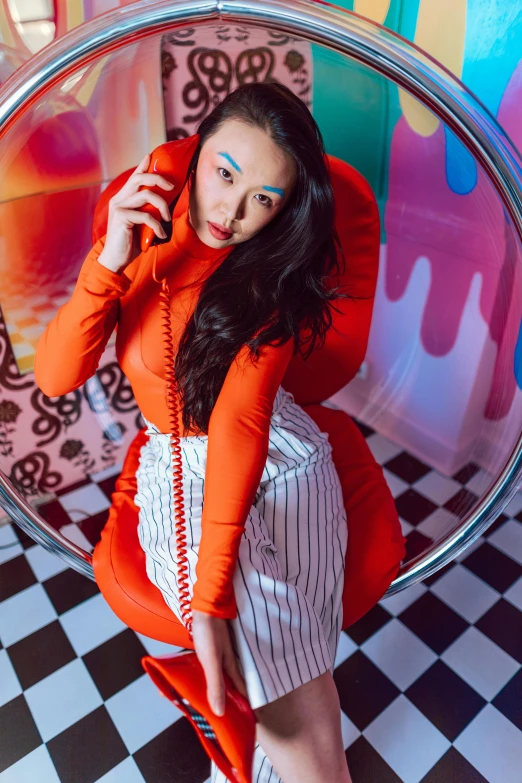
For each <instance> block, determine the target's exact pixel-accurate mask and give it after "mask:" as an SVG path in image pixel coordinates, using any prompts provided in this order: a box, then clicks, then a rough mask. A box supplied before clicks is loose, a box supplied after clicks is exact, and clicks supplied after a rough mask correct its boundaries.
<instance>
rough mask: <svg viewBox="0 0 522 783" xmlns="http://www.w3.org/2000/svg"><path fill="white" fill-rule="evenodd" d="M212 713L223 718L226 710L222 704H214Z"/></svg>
mask: <svg viewBox="0 0 522 783" xmlns="http://www.w3.org/2000/svg"><path fill="white" fill-rule="evenodd" d="M212 712H213V713H214V714H215V715H219V717H221V716H222V715H224V714H225V710H224V708H223V706H222V705H221V704H218V703H217V702H214V703H213V706H212Z"/></svg>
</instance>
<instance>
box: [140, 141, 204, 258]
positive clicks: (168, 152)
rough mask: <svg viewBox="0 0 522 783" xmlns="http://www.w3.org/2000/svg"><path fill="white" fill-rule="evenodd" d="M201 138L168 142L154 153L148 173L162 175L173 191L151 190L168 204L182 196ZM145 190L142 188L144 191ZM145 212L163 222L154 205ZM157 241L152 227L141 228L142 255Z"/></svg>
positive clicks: (144, 210) (148, 205)
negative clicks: (170, 183) (171, 185)
mask: <svg viewBox="0 0 522 783" xmlns="http://www.w3.org/2000/svg"><path fill="white" fill-rule="evenodd" d="M199 141H200V136H199V134H198V133H195V134H194V135H193V136H189V137H188V138H187V139H180V140H178V141H168V142H167V143H166V144H161V145H160V146H159V147H156V149H155V150H153V151H152V153H151V156H150V164H149V168H148V172H149V173H152V174H161V175H162V176H163V177H165V178H166V179H168V180H169V182H172V184H173V185H174V187H173V188H172V190H163V189H162V188H158V187H154V188H150V190H152V191H153V192H154V193H157V194H158V195H160V196H162V197H163V198H164V199H165V201H166V202H167V204H169V205H171V204H173V203H174V202H175V201H176V200H177V199H178V198H179V196H180V194H181V191H182V190H183V188H184V187H185V183H186V181H187V174H188V171H189V168H190V164H191V162H192V159H193V158H194V155H195V154H196V151H197V149H198V146H199ZM143 189H144V188H140V190H143ZM142 211H143V212H147V213H148V214H149V215H152V217H154V218H155V219H156V220H159V221H160V222H162V220H163V219H162V216H161V214H160V212H159V210H158V209H157V207H155V206H153V205H152V204H146V205H145V206H144V207H142ZM154 240H157V237H156V234H155V233H154V231H153V230H152V228H150V226H147V225H142V226H140V247H141V251H142V253H146V252H147V250H148V249H149V247H150V246H151V245H152V244H153V242H154Z"/></svg>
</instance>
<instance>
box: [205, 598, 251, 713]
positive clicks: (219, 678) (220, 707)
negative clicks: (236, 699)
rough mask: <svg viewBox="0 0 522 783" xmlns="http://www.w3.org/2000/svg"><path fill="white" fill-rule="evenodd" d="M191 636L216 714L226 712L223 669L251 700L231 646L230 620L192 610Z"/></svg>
mask: <svg viewBox="0 0 522 783" xmlns="http://www.w3.org/2000/svg"><path fill="white" fill-rule="evenodd" d="M192 637H193V640H194V650H195V652H196V655H197V656H198V660H199V662H200V663H201V665H202V667H203V670H204V672H205V680H206V684H207V698H208V701H209V704H210V707H211V709H212V711H213V712H214V713H215V714H216V715H223V714H224V712H225V680H224V677H223V669H225V671H226V672H227V674H228V675H229V676H230V678H231V679H232V681H233V682H234V684H235V686H236V688H237V689H238V690H239V691H240V693H242V694H243V696H245V698H247V699H248V694H247V689H246V685H245V681H244V679H243V677H242V676H241V673H240V671H239V667H238V665H237V661H236V657H235V654H234V650H233V648H232V641H231V639H230V628H229V626H228V620H224V619H222V618H221V617H214V616H213V615H210V614H207V613H206V612H199V611H197V610H193V612H192Z"/></svg>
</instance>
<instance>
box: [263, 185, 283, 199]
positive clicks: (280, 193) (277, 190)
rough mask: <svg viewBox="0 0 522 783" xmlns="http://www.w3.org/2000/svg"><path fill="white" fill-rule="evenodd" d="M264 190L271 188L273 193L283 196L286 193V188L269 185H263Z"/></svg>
mask: <svg viewBox="0 0 522 783" xmlns="http://www.w3.org/2000/svg"><path fill="white" fill-rule="evenodd" d="M263 190H269V191H270V192H271V193H277V194H278V195H279V196H281V198H283V196H284V195H285V192H284V190H281V188H271V187H270V186H269V185H263Z"/></svg>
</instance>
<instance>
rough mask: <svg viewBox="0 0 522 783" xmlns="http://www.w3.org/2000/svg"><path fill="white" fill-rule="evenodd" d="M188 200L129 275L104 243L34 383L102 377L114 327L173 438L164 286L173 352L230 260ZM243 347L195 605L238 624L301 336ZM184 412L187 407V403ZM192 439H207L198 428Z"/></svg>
mask: <svg viewBox="0 0 522 783" xmlns="http://www.w3.org/2000/svg"><path fill="white" fill-rule="evenodd" d="M186 204H187V199H186V198H184V199H180V201H179V202H178V207H177V208H176V210H175V211H174V215H173V231H172V238H171V239H170V240H169V241H168V242H167V243H164V244H161V245H158V246H153V247H152V248H151V249H150V250H149V251H148V252H147V253H144V254H141V255H139V256H138V257H137V258H136V259H135V260H134V261H133V262H132V263H131V264H130V265H129V266H128V267H127V268H126V269H125V271H124V272H123V273H121V274H116V273H114V272H111V271H110V270H108V269H107V268H106V267H104V266H103V265H102V264H101V263H99V262H98V260H97V259H98V256H99V255H100V253H101V251H102V249H103V246H104V242H105V237H103V238H102V239H100V240H99V241H98V242H97V243H96V244H95V245H94V247H93V248H92V250H91V251H90V252H89V254H88V256H87V258H86V259H85V261H84V263H83V265H82V268H81V270H80V274H79V277H78V281H77V284H76V287H75V289H74V291H73V294H72V296H71V298H70V300H69V301H68V302H66V303H65V304H64V305H62V307H60V309H59V310H58V312H57V314H56V316H55V318H54V319H53V320H52V321H51V322H50V323H49V324H48V325H47V328H46V330H45V332H44V334H43V335H42V337H41V338H40V341H39V343H38V346H37V350H36V356H35V378H36V383H37V384H38V386H39V387H40V389H41V390H42V391H43V393H44V394H46V395H47V396H49V397H56V396H60V395H63V394H67V393H69V392H71V391H74V390H75V389H77V388H78V387H80V386H81V385H82V384H83V383H85V382H86V381H87V379H88V378H90V377H91V376H92V375H93V374H94V373H95V371H96V369H97V367H98V363H99V361H100V358H101V355H102V353H103V351H104V349H105V346H106V344H107V342H108V340H109V338H110V336H111V334H112V332H113V330H114V328H115V327H117V334H116V356H117V359H118V362H119V364H120V366H121V368H122V370H123V372H124V373H125V375H126V376H127V378H128V380H129V382H130V384H131V386H132V389H133V392H134V395H135V398H136V401H137V403H138V405H139V408H140V410H141V412H142V413H143V415H144V417H145V418H146V419H148V421H150V422H152V423H153V424H155V425H156V427H158V429H159V430H160V432H169V429H170V425H169V416H168V408H167V403H166V396H165V391H166V382H165V368H164V354H163V338H162V332H161V317H160V299H159V292H160V286H159V285H158V283H156V282H155V281H154V280H153V277H152V267H153V262H154V257H155V256H156V265H157V272H156V274H157V277H158V279H161V278H162V277H163V276H166V277H167V280H168V283H169V288H170V292H171V321H172V333H173V342H174V348H175V349H176V347H177V346H178V344H179V340H180V338H181V336H182V333H183V330H184V327H185V325H186V322H187V320H188V318H190V315H191V314H192V311H193V309H194V307H195V305H196V303H197V299H198V296H199V292H200V290H201V286H202V284H203V282H204V281H205V280H206V279H207V277H208V276H209V274H210V273H211V272H212V271H213V270H214V269H216V268H217V266H218V265H219V264H220V263H221V262H222V260H223V258H224V255H223V251H219V250H215V249H213V248H210V247H208V246H207V245H205V244H204V243H203V242H202V241H201V240H200V239H199V237H198V236H197V234H196V232H195V231H194V229H193V228H192V226H191V225H190V222H189V218H188V211H187V208H186ZM249 353H250V352H249V349H248V348H247V346H243V348H241V349H240V350H239V352H238V354H237V355H236V357H235V360H234V361H233V362H232V364H231V366H230V368H229V370H228V372H227V374H226V377H225V381H224V383H223V386H222V389H221V391H220V393H219V396H218V399H217V401H216V404H215V406H214V408H213V410H212V413H211V416H210V421H209V428H208V433H207V434H208V447H207V463H206V469H205V489H204V502H203V511H202V535H201V541H200V548H199V554H198V562H197V565H196V577H197V580H196V582H195V584H194V592H193V598H192V602H191V607H192V609H195V610H199V611H202V612H206V613H208V614H212V615H214V616H216V617H222V618H230V619H232V618H234V617H236V616H237V606H236V602H235V596H234V590H233V575H234V571H235V567H236V562H237V555H238V550H239V544H240V540H241V536H242V534H243V531H244V528H245V523H246V519H247V516H248V513H249V510H250V507H251V505H252V503H253V501H254V498H255V495H256V493H257V489H258V487H259V483H260V481H261V477H262V473H263V469H264V466H265V463H266V457H267V453H268V434H269V426H270V417H271V415H272V409H273V404H274V399H275V395H276V393H277V390H278V388H279V386H280V384H281V382H282V379H283V376H284V374H285V371H286V368H287V366H288V364H289V361H290V359H291V357H292V354H293V340H292V339H291V338H290V339H289V340H287V341H286V342H285V343H284V344H283V345H281V346H277V347H273V346H263V347H262V348H261V354H260V357H259V359H258V360H257V362H256V363H255V364H253V363H252V362H251V360H250V358H249ZM179 407H180V410H181V401H180V406H179ZM179 428H180V429H179V431H180V433H183V426H182V421H181V415H180V418H179ZM185 434H188V435H194V434H201V432H200V431H199V430H197V429H192V430H190V431H189V432H188V433H185Z"/></svg>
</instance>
